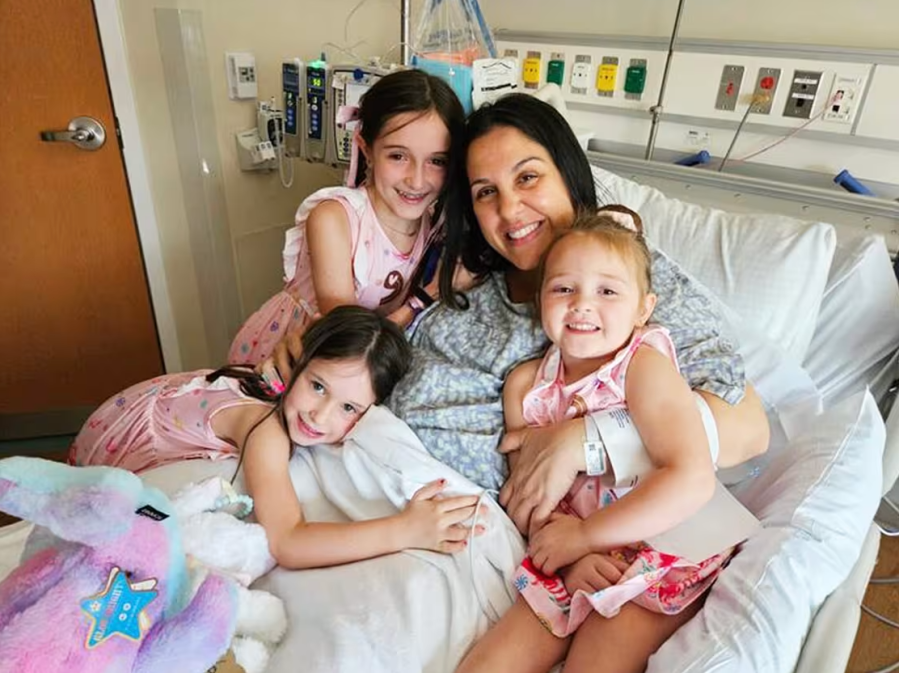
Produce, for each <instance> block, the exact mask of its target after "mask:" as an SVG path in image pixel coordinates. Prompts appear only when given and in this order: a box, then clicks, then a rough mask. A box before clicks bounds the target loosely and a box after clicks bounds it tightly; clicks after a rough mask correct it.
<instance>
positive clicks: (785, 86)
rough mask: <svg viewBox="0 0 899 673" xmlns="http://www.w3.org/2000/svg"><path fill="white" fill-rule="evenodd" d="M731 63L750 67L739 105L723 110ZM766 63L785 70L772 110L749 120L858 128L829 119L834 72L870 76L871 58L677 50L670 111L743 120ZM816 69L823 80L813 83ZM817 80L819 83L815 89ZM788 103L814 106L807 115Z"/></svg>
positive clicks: (842, 130)
mask: <svg viewBox="0 0 899 673" xmlns="http://www.w3.org/2000/svg"><path fill="white" fill-rule="evenodd" d="M725 62H726V63H725ZM725 66H727V67H734V66H741V67H743V68H744V69H745V72H746V75H745V76H744V77H743V80H742V88H741V90H740V92H739V94H738V96H737V104H736V106H735V107H734V109H733V110H721V109H719V107H718V106H717V105H716V101H717V96H718V95H719V88H720V86H719V81H720V80H721V73H722V67H725ZM766 68H769V69H774V68H776V69H779V70H780V72H781V75H780V81H779V83H778V85H777V87H776V89H775V90H774V96H773V98H772V100H771V112H770V114H767V115H759V114H757V113H750V115H749V117H748V118H747V123H763V124H766V125H769V126H778V127H782V128H784V129H791V128H796V127H797V126H800V125H801V124H803V123H805V122H806V121H808V120H812V121H811V123H809V124H808V126H807V127H806V128H808V129H809V130H816V131H825V132H828V133H836V134H839V135H849V134H850V133H851V131H852V126H851V125H847V124H841V123H838V122H828V121H825V120H824V119H823V113H824V108H825V107H826V106H827V104H828V102H829V100H830V92H831V89H832V85H833V82H834V78H836V77H838V76H839V77H846V78H853V79H860V80H862V81H863V82H866V81H867V80H868V78H869V77H870V75H871V70H872V68H873V66H872V64H870V63H849V62H844V61H816V60H811V59H797V58H787V57H777V56H764V55H760V56H741V55H722V54H701V53H700V54H697V53H675V54H674V59H673V61H672V65H671V74H670V75H669V77H668V89H667V94H666V96H665V98H666V100H665V112H666V113H668V114H671V115H681V116H684V117H696V118H702V117H705V118H708V119H715V120H731V121H734V122H739V121H740V119H741V118H742V117H743V115H744V114H745V113H746V108H747V106H749V105H751V104H752V95H753V93H754V83H755V82H756V79H757V75H758V73H759V71H760V70H764V69H766ZM816 73H817V77H819V79H820V81H818V83H817V84H816V85H813V84H812V82H814V81H815V78H814V77H813V75H815V74H816ZM812 86H814V87H815V88H814V90H813V89H812ZM800 87H806V89H805V91H808V92H809V93H805V92H804V91H802V90H800ZM812 91H813V93H812ZM795 96H801V97H795ZM788 103H789V105H788ZM797 103H798V106H797ZM788 107H789V108H790V109H799V110H801V109H803V108H805V109H808V110H810V113H809V114H808V115H807V116H803V117H800V116H798V115H796V116H786V115H784V111H785V110H786V109H787V108H788Z"/></svg>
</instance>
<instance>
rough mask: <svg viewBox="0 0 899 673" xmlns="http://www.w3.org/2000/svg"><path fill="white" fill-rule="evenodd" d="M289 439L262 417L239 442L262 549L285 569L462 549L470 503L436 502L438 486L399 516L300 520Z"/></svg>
mask: <svg viewBox="0 0 899 673" xmlns="http://www.w3.org/2000/svg"><path fill="white" fill-rule="evenodd" d="M289 459H290V440H289V438H288V437H287V434H286V433H285V432H284V429H283V428H282V426H281V424H280V421H279V420H278V419H277V418H275V417H274V416H272V417H270V418H267V419H266V420H265V421H263V423H262V424H261V425H260V426H259V427H258V428H257V429H256V430H255V431H254V432H253V434H252V435H251V436H250V440H249V441H248V442H247V446H246V454H245V457H244V475H245V477H246V482H247V490H248V491H249V493H250V495H252V496H253V500H254V503H255V507H254V511H255V513H256V519H257V521H259V523H260V524H262V526H263V528H265V532H266V535H267V536H268V544H269V549H270V550H271V553H272V556H274V558H275V560H277V561H278V563H279V564H280V565H281V566H283V567H285V568H317V567H322V566H330V565H338V564H341V563H349V562H351V561H360V560H362V559H366V558H372V557H374V556H381V555H383V554H389V553H391V552H396V551H401V550H403V549H409V548H416V549H430V550H433V551H441V552H444V553H455V552H458V551H461V550H463V549H465V547H466V539H467V537H468V533H469V529H468V527H466V526H463V525H462V522H463V521H465V520H466V519H468V518H470V517H471V516H472V515H473V514H474V512H475V508H476V507H477V502H478V496H475V495H472V496H460V497H453V498H438V497H437V496H438V495H439V493H440V491H441V490H443V488H444V485H445V484H444V483H442V482H433V483H431V484H428V485H426V486H424V487H423V488H421V489H419V491H418V492H417V493H416V494H415V495H414V496H413V498H412V500H411V501H410V502H409V505H408V506H407V507H406V509H405V510H403V511H402V512H400V513H399V514H396V515H394V516H391V517H386V518H382V519H373V520H371V521H362V522H354V523H313V522H308V521H306V518H305V517H304V516H303V508H302V506H301V505H300V502H299V500H298V499H297V496H296V493H295V491H294V490H293V483H292V482H291V480H290V474H289V472H288V461H289Z"/></svg>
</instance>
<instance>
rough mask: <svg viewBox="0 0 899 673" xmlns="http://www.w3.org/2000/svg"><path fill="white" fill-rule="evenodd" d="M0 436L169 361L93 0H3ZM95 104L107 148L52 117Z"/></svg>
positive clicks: (47, 421) (62, 422)
mask: <svg viewBox="0 0 899 673" xmlns="http://www.w3.org/2000/svg"><path fill="white" fill-rule="evenodd" d="M0 44H2V45H3V54H2V58H0V124H2V132H0V234H2V236H0V313H2V316H3V320H2V324H0V360H2V364H0V439H3V438H6V439H9V438H14V437H16V436H35V435H40V434H56V433H62V432H72V431H75V430H77V429H78V427H80V423H81V421H83V419H84V415H85V414H86V413H87V412H89V411H90V410H91V408H92V407H94V406H96V405H97V404H99V403H100V402H102V401H103V400H104V399H106V398H107V397H109V396H110V395H112V394H113V393H115V392H116V391H118V390H121V389H123V388H125V387H127V386H128V385H131V384H132V383H136V382H138V381H141V380H143V379H147V378H151V377H153V376H155V375H157V374H159V373H161V372H162V369H163V368H162V357H161V352H160V347H159V341H158V337H157V333H156V326H155V321H154V318H153V312H152V308H151V304H150V296H149V290H148V287H147V280H146V276H145V271H144V266H143V260H142V257H141V251H140V244H139V241H138V236H137V229H136V227H135V220H134V214H133V212H132V205H131V198H130V194H129V191H128V183H127V181H126V176H125V168H124V164H123V160H122V153H121V148H120V146H119V141H118V139H117V134H116V125H115V116H114V113H113V109H112V102H111V100H110V95H109V88H108V83H107V79H106V72H105V69H104V64H103V57H102V52H101V46H100V41H99V36H98V32H97V26H96V21H95V17H94V8H93V5H92V3H91V0H0ZM79 116H88V117H93V118H95V119H97V120H99V121H100V122H101V123H102V125H103V126H104V127H105V129H106V134H107V139H106V144H105V145H104V146H103V147H102V148H100V149H99V150H96V151H86V150H82V149H78V148H77V147H75V146H74V145H72V144H70V143H66V142H42V141H41V138H40V133H41V131H44V130H50V129H52V130H56V129H66V128H67V127H68V125H69V122H70V120H72V119H73V118H75V117H79Z"/></svg>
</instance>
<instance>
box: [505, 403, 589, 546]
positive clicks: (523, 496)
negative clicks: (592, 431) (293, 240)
mask: <svg viewBox="0 0 899 673" xmlns="http://www.w3.org/2000/svg"><path fill="white" fill-rule="evenodd" d="M583 443H584V420H583V419H580V418H576V419H571V420H568V421H564V422H562V423H557V424H555V425H553V426H549V427H545V428H522V429H521V430H515V431H511V432H507V433H506V435H505V437H503V440H502V442H501V443H500V445H499V451H500V453H506V454H508V453H512V452H515V451H517V452H518V458H517V459H516V461H515V466H514V468H513V469H512V473H511V474H510V475H509V479H508V480H507V481H506V483H505V485H504V486H503V488H502V490H501V491H500V495H499V501H500V504H502V505H503V506H504V507H505V508H506V512H507V513H508V515H509V517H510V518H511V519H512V521H514V522H515V525H516V526H517V527H518V530H519V531H521V532H522V534H527V533H529V532H533V531H536V530H537V529H538V528H539V527H540V526H541V525H542V524H543V522H544V521H546V519H547V518H548V517H549V515H550V514H551V513H552V511H553V510H554V509H555V508H556V505H558V504H559V502H561V500H562V498H564V497H565V494H566V493H568V490H569V489H570V488H571V486H572V484H574V480H575V478H576V477H577V475H578V472H581V471H583V470H584V469H585V464H584V452H583Z"/></svg>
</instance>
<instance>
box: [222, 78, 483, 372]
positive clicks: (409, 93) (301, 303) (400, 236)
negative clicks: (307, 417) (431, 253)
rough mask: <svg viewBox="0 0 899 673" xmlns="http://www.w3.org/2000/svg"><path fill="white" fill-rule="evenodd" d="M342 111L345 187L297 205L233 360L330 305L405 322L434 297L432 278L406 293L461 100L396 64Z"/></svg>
mask: <svg viewBox="0 0 899 673" xmlns="http://www.w3.org/2000/svg"><path fill="white" fill-rule="evenodd" d="M342 113H344V114H345V116H346V118H347V126H348V128H349V126H350V124H356V127H355V133H354V136H353V146H352V153H353V154H352V156H353V161H352V163H351V165H350V168H349V172H348V175H347V186H346V187H326V188H324V189H320V190H318V191H317V192H315V193H314V194H312V195H311V196H309V197H308V198H307V199H306V200H305V201H303V203H302V204H301V205H300V207H299V209H298V210H297V213H296V224H295V226H294V227H293V228H291V229H289V230H288V231H287V235H286V243H285V246H284V252H283V264H284V281H285V285H284V289H283V290H282V291H281V292H279V293H278V294H276V295H275V296H273V297H271V298H270V299H269V300H268V301H267V302H266V303H265V304H264V305H263V306H262V307H260V308H259V309H258V310H257V311H256V312H255V313H253V314H252V315H251V316H250V317H249V318H248V319H247V321H246V322H245V323H244V325H243V326H242V327H241V328H240V330H239V332H238V333H237V336H236V337H235V338H234V341H233V342H232V344H231V349H230V352H229V353H228V361H229V362H230V363H231V364H249V365H257V364H259V363H260V362H262V361H263V360H265V359H266V358H268V357H269V355H271V353H272V349H273V348H274V346H275V345H276V344H277V343H278V342H279V341H281V339H283V338H284V336H285V335H286V334H288V333H297V334H299V333H302V331H303V330H304V329H305V328H306V325H307V324H308V322H309V320H310V318H311V317H313V316H314V315H315V314H317V313H327V312H328V311H330V310H331V309H332V308H334V307H335V306H340V305H345V304H355V305H358V306H364V307H366V308H370V309H372V310H374V311H377V312H378V313H379V314H381V315H386V316H389V317H390V318H391V320H393V321H394V322H396V323H397V324H399V325H401V326H405V325H407V324H408V323H409V322H411V320H412V319H413V317H414V316H415V315H416V314H417V313H418V312H419V311H421V310H423V309H424V308H425V306H426V305H428V304H430V303H431V302H432V300H433V297H435V296H436V295H437V286H436V283H431V284H430V285H429V286H427V287H425V288H415V290H414V291H413V278H414V277H416V275H417V271H418V269H419V266H420V265H421V263H422V259H423V258H424V256H425V252H426V251H427V250H428V246H429V245H430V244H431V242H432V241H433V240H434V239H435V238H436V237H437V236H438V235H439V233H440V231H439V229H440V227H439V225H440V223H441V219H440V215H441V211H442V208H443V201H444V196H445V194H446V190H447V183H448V180H447V178H448V177H449V176H450V175H451V174H452V170H451V169H452V168H453V164H454V163H455V162H456V161H457V160H458V159H457V154H458V150H457V145H458V138H460V137H461V131H462V126H463V122H464V119H465V114H464V112H463V109H462V105H461V103H459V99H458V98H457V97H456V95H455V93H453V90H452V89H451V88H450V87H449V85H447V84H446V83H445V82H443V80H441V79H439V78H437V77H433V76H432V75H428V74H427V73H425V72H422V71H421V70H401V71H398V72H395V73H391V74H389V75H387V76H385V77H383V78H382V79H380V80H379V81H378V82H377V83H375V85H374V86H372V88H371V89H369V90H368V91H367V92H366V93H365V95H364V96H363V97H362V100H361V103H360V107H359V108H358V110H356V109H355V108H352V110H348V109H342ZM454 138H455V139H456V140H454Z"/></svg>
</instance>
